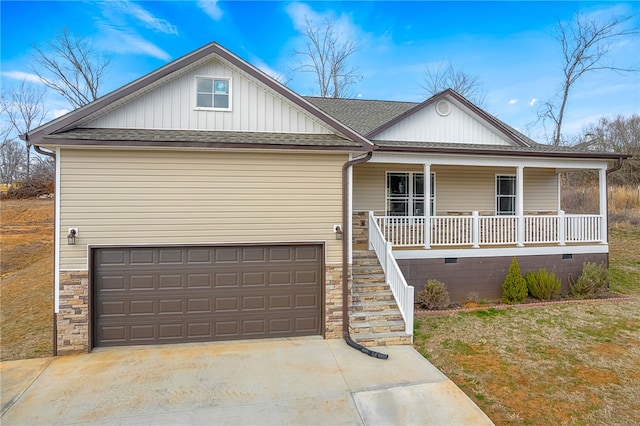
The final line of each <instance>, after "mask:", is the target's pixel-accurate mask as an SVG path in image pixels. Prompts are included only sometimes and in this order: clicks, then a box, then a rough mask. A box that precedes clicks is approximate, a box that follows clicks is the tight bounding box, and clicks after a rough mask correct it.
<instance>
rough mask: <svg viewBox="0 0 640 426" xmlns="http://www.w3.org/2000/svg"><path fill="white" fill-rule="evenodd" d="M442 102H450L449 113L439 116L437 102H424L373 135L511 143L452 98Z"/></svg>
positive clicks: (394, 137)
mask: <svg viewBox="0 0 640 426" xmlns="http://www.w3.org/2000/svg"><path fill="white" fill-rule="evenodd" d="M446 102H449V104H450V106H451V112H450V113H449V115H447V116H444V117H443V116H440V115H439V114H438V113H437V112H436V105H437V102H436V103H434V104H431V105H427V106H426V107H425V108H422V109H421V110H419V111H417V112H416V113H414V114H412V115H410V116H408V117H406V118H405V119H403V120H402V121H400V122H398V123H396V124H395V125H393V126H391V127H390V128H388V129H386V130H384V131H382V132H381V133H380V134H378V135H376V140H383V141H412V142H444V143H461V144H463V143H472V144H476V145H478V144H479V145H511V144H512V142H509V141H507V140H506V139H505V137H504V136H502V135H500V134H498V133H496V132H495V131H493V130H492V129H491V128H490V127H489V126H488V125H487V124H485V123H483V122H481V121H480V120H478V119H477V118H476V117H475V116H474V115H473V114H471V113H469V112H467V111H466V110H465V109H464V108H462V107H460V106H459V105H457V104H456V103H454V102H450V101H446Z"/></svg>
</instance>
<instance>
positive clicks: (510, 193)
mask: <svg viewBox="0 0 640 426" xmlns="http://www.w3.org/2000/svg"><path fill="white" fill-rule="evenodd" d="M515 214H516V177H515V175H496V215H499V216H500V215H504V216H514V215H515Z"/></svg>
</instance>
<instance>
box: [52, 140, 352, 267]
mask: <svg viewBox="0 0 640 426" xmlns="http://www.w3.org/2000/svg"><path fill="white" fill-rule="evenodd" d="M59 158H60V161H61V173H60V191H61V195H62V197H61V198H62V200H61V205H60V233H61V235H60V238H61V241H62V244H61V247H60V268H61V270H84V269H87V248H86V247H87V244H93V245H103V244H104V245H120V244H122V245H124V244H134V245H135V244H152V245H153V244H198V243H206V244H216V243H243V242H295V241H326V250H327V253H326V261H327V263H337V262H340V260H341V253H342V252H341V242H340V241H337V240H336V239H335V234H334V233H333V224H339V223H341V220H342V214H341V211H342V206H341V191H342V182H341V168H342V165H343V164H344V162H345V161H346V160H347V157H346V155H338V154H293V153H292V154H285V153H280V154H273V153H231V152H202V151H189V152H176V151H151V150H147V151H144V150H140V151H137V150H122V151H120V150H113V151H112V150H73V149H63V150H61V155H60V157H59ZM69 227H76V228H79V232H78V239H77V244H76V245H67V244H66V234H67V229H68V228H69Z"/></svg>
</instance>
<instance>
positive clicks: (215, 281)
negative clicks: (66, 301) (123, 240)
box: [93, 245, 323, 346]
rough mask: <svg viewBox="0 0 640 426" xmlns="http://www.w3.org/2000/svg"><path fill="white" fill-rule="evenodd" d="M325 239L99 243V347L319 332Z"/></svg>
mask: <svg viewBox="0 0 640 426" xmlns="http://www.w3.org/2000/svg"><path fill="white" fill-rule="evenodd" d="M322 254H323V248H322V246H321V245H288V246H281V245H268V246H267V245H264V246H263V245H260V246H233V247H229V246H220V247H199V246H198V247H190V246H189V247H135V248H133V247H127V248H100V249H94V250H93V342H94V346H122V345H144V344H157V343H180V342H198V341H211V340H232V339H249V338H266V337H288V336H307V335H317V334H320V328H321V302H322V300H321V299H322V292H321V283H322V265H323V258H322Z"/></svg>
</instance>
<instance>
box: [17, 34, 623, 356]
mask: <svg viewBox="0 0 640 426" xmlns="http://www.w3.org/2000/svg"><path fill="white" fill-rule="evenodd" d="M23 138H24V139H25V140H28V141H29V142H30V143H31V144H34V145H36V146H37V147H38V149H40V150H43V149H48V150H51V151H52V153H53V154H52V155H55V158H56V202H55V209H56V212H55V213H56V214H55V217H56V219H55V273H54V276H55V295H54V312H55V324H56V332H55V344H54V348H55V351H56V353H57V354H66V353H73V352H83V351H89V350H91V348H93V347H96V346H113V345H138V344H158V343H176V342H191V341H209V340H225V339H247V338H270V337H290V336H307V335H319V336H323V337H325V338H339V337H342V336H345V335H349V334H352V336H353V337H354V339H355V340H356V341H359V342H361V343H363V344H368V345H372V344H393V343H409V342H411V338H412V326H413V320H412V318H413V300H414V292H415V291H417V290H419V289H420V288H421V286H423V285H424V283H425V281H426V279H427V278H437V279H440V280H441V281H443V282H445V283H446V284H447V286H448V287H449V289H450V292H451V294H452V297H453V298H454V299H458V300H461V299H462V298H464V297H466V296H467V294H468V293H470V292H475V293H476V294H478V295H479V296H480V297H485V298H492V297H499V293H500V284H501V283H502V280H503V279H504V276H505V275H506V269H507V267H508V264H509V262H510V261H511V259H512V258H513V257H514V256H517V257H518V259H519V261H520V264H521V266H522V268H523V269H524V270H527V269H533V268H537V267H541V266H545V267H547V268H549V269H552V270H554V271H556V272H557V273H558V274H559V275H560V276H561V277H562V278H563V280H564V284H563V285H564V286H565V291H566V285H567V284H566V279H567V276H568V274H573V275H574V276H577V275H578V274H579V271H580V270H581V267H582V263H583V262H585V261H595V262H606V261H607V253H608V245H607V223H606V214H605V213H606V172H607V168H608V164H609V162H610V161H611V160H620V159H621V158H624V156H621V155H618V154H613V153H596V152H576V151H573V150H570V149H556V150H554V149H549V148H548V147H544V146H540V145H538V144H536V143H535V142H533V141H531V140H529V139H527V138H526V137H524V136H523V135H521V134H520V133H518V132H517V131H515V130H514V129H512V128H510V127H508V126H507V125H505V124H504V123H502V122H501V121H499V120H497V119H496V118H494V117H492V116H491V115H489V114H487V113H486V112H484V111H482V110H481V109H479V108H477V107H476V106H474V105H472V104H471V103H470V102H468V101H467V100H466V99H464V98H463V97H462V96H460V95H458V94H457V93H455V92H453V91H451V90H446V91H444V92H442V93H440V94H438V95H436V96H434V97H432V98H430V99H428V100H427V101H425V102H423V103H410V102H408V103H407V102H384V101H364V100H350V99H324V98H311V97H302V96H300V95H298V94H296V93H294V92H293V91H291V90H290V89H288V88H286V87H285V86H283V85H281V84H279V83H278V82H277V81H275V80H273V79H272V78H270V77H268V76H267V75H266V74H265V73H263V72H262V71H260V70H258V69H257V68H255V67H254V66H252V65H250V64H249V63H247V62H245V61H244V60H242V59H241V58H239V57H238V56H236V55H234V54H233V53H231V52H229V51H227V50H226V49H224V48H223V47H221V46H220V45H218V44H216V43H211V44H208V45H206V46H204V47H202V48H200V49H198V50H196V51H194V52H192V53H190V54H188V55H186V56H184V57H181V58H179V59H177V60H176V61H174V62H171V63H169V64H167V65H165V66H164V67H162V68H160V69H158V70H156V71H154V72H152V73H150V74H148V75H146V76H144V77H142V78H140V79H138V80H136V81H134V82H132V83H130V84H128V85H126V86H124V87H122V88H120V89H118V90H116V91H114V92H112V93H110V94H108V95H106V96H103V97H101V98H100V99H98V100H96V101H94V102H93V103H91V104H88V105H86V106H83V107H81V108H79V109H77V110H75V111H73V112H71V113H69V114H67V115H65V116H62V117H60V118H58V119H56V120H53V121H51V122H49V123H47V124H44V125H43V126H41V127H39V128H37V129H35V130H33V131H32V132H30V133H28V134H26V135H24V136H23ZM574 169H595V170H598V171H599V176H600V194H601V196H600V209H599V211H597V212H594V214H591V215H569V214H564V213H563V212H562V211H561V210H560V208H559V195H560V194H559V184H558V173H559V172H562V171H565V170H574ZM352 243H353V244H352Z"/></svg>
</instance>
